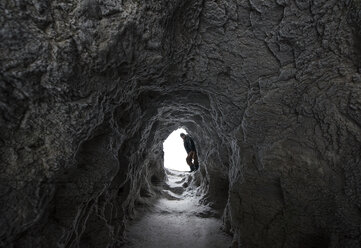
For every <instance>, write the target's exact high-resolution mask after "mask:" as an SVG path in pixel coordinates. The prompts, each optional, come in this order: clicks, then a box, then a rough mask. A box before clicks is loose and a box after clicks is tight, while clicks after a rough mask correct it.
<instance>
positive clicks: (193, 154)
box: [180, 133, 199, 172]
mask: <svg viewBox="0 0 361 248" xmlns="http://www.w3.org/2000/svg"><path fill="white" fill-rule="evenodd" d="M180 136H181V137H182V139H183V143H184V148H185V149H186V152H187V158H186V161H187V164H188V165H189V167H190V168H191V172H192V171H195V170H198V168H199V164H198V157H197V151H196V146H195V145H194V141H193V139H192V138H191V137H190V136H189V135H186V134H184V133H181V134H180ZM192 160H193V161H194V163H192Z"/></svg>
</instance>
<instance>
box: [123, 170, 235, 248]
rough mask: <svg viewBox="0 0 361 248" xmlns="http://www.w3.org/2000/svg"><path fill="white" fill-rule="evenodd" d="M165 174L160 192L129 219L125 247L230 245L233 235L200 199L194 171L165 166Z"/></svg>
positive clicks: (196, 247) (161, 247)
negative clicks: (136, 215)
mask: <svg viewBox="0 0 361 248" xmlns="http://www.w3.org/2000/svg"><path fill="white" fill-rule="evenodd" d="M167 176H168V180H167V182H166V183H165V185H164V189H163V196H162V197H161V198H160V199H158V200H157V201H156V203H155V205H154V207H153V208H152V209H150V210H147V211H145V212H144V213H143V214H142V215H141V217H140V218H139V219H136V220H134V221H133V222H132V223H130V225H129V227H128V228H127V239H128V241H129V242H128V244H127V245H125V246H124V247H129V248H130V247H134V248H135V247H137V248H138V247H139V248H140V247H142V248H146V247H149V248H150V247H157V248H163V247H164V248H165V247H167V248H169V247H177V248H178V247H181V248H182V247H187V248H188V247H193V248H203V247H214V248H217V247H219V248H224V247H229V246H230V244H231V240H232V239H231V237H230V236H229V235H227V234H225V233H224V232H222V231H221V229H220V228H221V225H222V223H221V220H220V219H219V218H216V217H214V216H217V214H215V213H214V212H213V210H212V209H211V208H210V207H208V206H205V205H202V204H200V203H199V200H200V199H201V195H200V194H197V187H196V186H195V184H194V176H195V174H190V173H184V172H179V171H170V170H168V171H167Z"/></svg>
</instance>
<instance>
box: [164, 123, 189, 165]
mask: <svg viewBox="0 0 361 248" xmlns="http://www.w3.org/2000/svg"><path fill="white" fill-rule="evenodd" d="M181 133H185V134H187V131H186V130H184V129H182V128H179V129H177V130H175V131H173V132H172V133H171V134H170V135H169V136H168V138H167V139H166V140H165V141H164V142H163V151H164V167H165V168H167V169H171V170H177V171H189V166H188V165H187V163H186V157H187V153H186V151H185V150H184V146H183V140H182V138H181V137H180V134H181Z"/></svg>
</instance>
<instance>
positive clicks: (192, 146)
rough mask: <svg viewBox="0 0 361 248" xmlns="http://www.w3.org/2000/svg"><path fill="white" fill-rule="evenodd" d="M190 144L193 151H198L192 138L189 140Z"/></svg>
mask: <svg viewBox="0 0 361 248" xmlns="http://www.w3.org/2000/svg"><path fill="white" fill-rule="evenodd" d="M189 143H190V148H191V151H195V150H196V146H195V144H194V141H193V139H192V138H189Z"/></svg>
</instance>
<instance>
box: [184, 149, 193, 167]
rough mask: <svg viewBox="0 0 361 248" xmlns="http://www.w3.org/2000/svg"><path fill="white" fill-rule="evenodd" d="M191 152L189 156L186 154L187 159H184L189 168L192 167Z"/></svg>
mask: <svg viewBox="0 0 361 248" xmlns="http://www.w3.org/2000/svg"><path fill="white" fill-rule="evenodd" d="M192 155H193V154H192V152H190V153H189V154H188V156H187V158H186V161H187V164H188V165H189V166H192V165H193V164H192Z"/></svg>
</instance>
